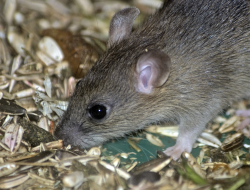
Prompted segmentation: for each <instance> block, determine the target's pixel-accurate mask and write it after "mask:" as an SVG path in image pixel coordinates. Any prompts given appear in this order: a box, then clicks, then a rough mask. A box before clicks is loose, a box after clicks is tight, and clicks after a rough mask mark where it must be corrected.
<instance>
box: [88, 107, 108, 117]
mask: <svg viewBox="0 0 250 190" xmlns="http://www.w3.org/2000/svg"><path fill="white" fill-rule="evenodd" d="M106 113H107V109H106V107H105V106H103V105H95V106H93V107H91V108H90V109H89V114H90V116H91V117H92V118H93V119H98V120H99V119H103V118H104V117H105V116H106Z"/></svg>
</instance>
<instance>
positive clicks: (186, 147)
mask: <svg viewBox="0 0 250 190" xmlns="http://www.w3.org/2000/svg"><path fill="white" fill-rule="evenodd" d="M191 150H192V143H191V144H190V143H184V142H177V143H176V144H175V145H174V146H172V147H169V148H167V149H166V150H165V151H164V153H165V154H166V155H168V156H172V158H173V159H174V160H178V159H179V158H180V157H181V154H182V153H183V152H188V153H190V152H191Z"/></svg>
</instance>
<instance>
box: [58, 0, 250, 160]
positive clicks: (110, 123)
mask: <svg viewBox="0 0 250 190" xmlns="http://www.w3.org/2000/svg"><path fill="white" fill-rule="evenodd" d="M139 13H140V11H139V9H137V8H136V7H128V8H125V9H122V10H120V11H119V12H117V13H116V14H115V15H114V16H113V17H112V19H111V22H110V28H109V39H108V43H107V50H106V52H105V53H104V54H103V55H102V56H101V57H100V58H99V59H98V60H97V62H96V63H95V64H94V65H93V67H92V68H91V69H90V71H89V72H88V73H87V75H86V76H85V77H84V78H82V79H81V80H79V81H78V82H77V84H76V87H75V91H74V92H73V94H72V96H71V97H70V100H69V105H68V108H67V110H66V112H65V114H64V115H63V117H62V119H61V120H60V121H59V123H58V125H57V126H56V128H55V130H54V136H55V138H56V139H62V140H63V142H64V144H65V145H69V144H70V145H72V146H76V147H79V148H80V149H85V148H90V147H92V146H98V145H100V144H102V143H104V142H106V141H108V140H110V139H114V138H119V137H122V136H124V135H125V134H129V133H131V132H133V131H137V130H139V129H143V128H145V127H147V126H148V125H151V124H159V123H161V122H174V123H176V124H177V125H178V126H179V129H178V130H179V135H178V137H177V139H176V144H175V145H174V146H172V147H168V148H167V149H166V150H165V151H164V153H165V154H166V155H168V156H172V158H173V159H174V160H177V159H179V158H180V156H181V154H182V153H183V152H191V150H192V146H193V144H194V142H195V141H196V139H197V137H198V136H199V135H200V134H201V132H202V131H203V130H204V129H205V127H206V124H207V123H208V122H209V121H211V120H212V119H213V118H214V117H215V116H217V115H218V114H219V113H220V112H221V111H222V110H223V109H225V108H227V107H229V106H230V105H231V104H232V103H233V102H234V101H237V100H239V99H241V98H244V97H249V96H250V82H249V81H250V48H249V47H250V40H249V39H250V7H249V2H248V1H245V0H188V1H186V0H165V1H164V2H163V5H162V7H161V8H160V9H159V10H158V11H156V13H155V14H153V15H151V16H149V17H148V18H147V19H146V20H145V21H144V22H143V23H142V24H141V25H140V26H138V27H137V28H136V29H134V30H133V22H134V20H135V19H136V17H137V16H138V15H139Z"/></svg>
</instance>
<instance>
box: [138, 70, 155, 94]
mask: <svg viewBox="0 0 250 190" xmlns="http://www.w3.org/2000/svg"><path fill="white" fill-rule="evenodd" d="M151 75H152V73H151V66H147V67H145V68H144V69H143V70H142V71H141V72H140V77H139V80H140V82H139V86H140V87H139V89H140V91H142V92H145V91H148V90H150V89H149V88H150V84H149V81H150V78H151Z"/></svg>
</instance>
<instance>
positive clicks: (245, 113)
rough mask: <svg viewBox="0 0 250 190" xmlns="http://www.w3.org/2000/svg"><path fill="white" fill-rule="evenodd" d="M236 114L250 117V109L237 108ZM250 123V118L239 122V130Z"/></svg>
mask: <svg viewBox="0 0 250 190" xmlns="http://www.w3.org/2000/svg"><path fill="white" fill-rule="evenodd" d="M236 115H238V116H242V117H249V116H250V110H237V111H236ZM249 124H250V118H246V119H245V120H243V121H242V122H241V124H239V126H238V130H241V131H242V130H243V129H245V128H246V127H247V126H248V125H249Z"/></svg>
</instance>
